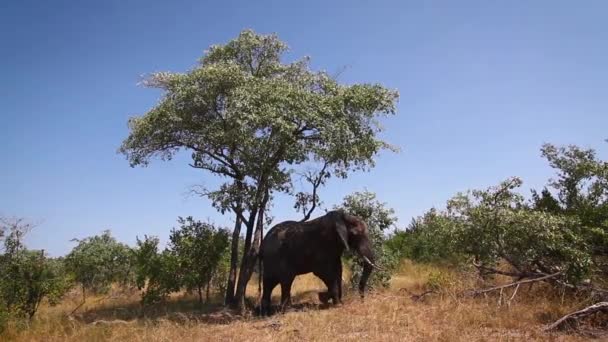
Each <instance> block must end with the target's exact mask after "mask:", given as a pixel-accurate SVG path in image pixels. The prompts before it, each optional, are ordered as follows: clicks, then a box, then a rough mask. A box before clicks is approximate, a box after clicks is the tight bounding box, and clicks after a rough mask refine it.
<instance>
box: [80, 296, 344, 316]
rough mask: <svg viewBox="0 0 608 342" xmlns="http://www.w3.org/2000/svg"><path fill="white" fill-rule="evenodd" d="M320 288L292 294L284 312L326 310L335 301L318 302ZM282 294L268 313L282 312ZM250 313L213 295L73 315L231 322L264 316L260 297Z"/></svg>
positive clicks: (119, 305) (108, 306) (248, 302)
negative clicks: (230, 306) (201, 299)
mask: <svg viewBox="0 0 608 342" xmlns="http://www.w3.org/2000/svg"><path fill="white" fill-rule="evenodd" d="M317 294H318V291H316V290H315V291H306V292H302V293H299V294H297V295H296V296H293V297H292V304H291V306H289V307H288V308H286V310H285V311H284V312H294V311H308V310H325V309H328V308H331V307H332V306H333V305H332V304H323V303H319V302H318V300H317V301H316V302H315V301H314V298H315V297H317ZM279 302H280V295H279V296H276V295H275V296H273V300H272V306H271V309H270V313H269V315H268V316H276V315H280V314H281V313H282V311H281V310H280V306H279ZM246 307H247V310H246V313H245V314H241V313H240V312H238V311H236V310H232V309H228V308H226V307H224V305H223V303H222V300H221V298H213V299H212V300H211V301H210V302H209V303H204V304H202V305H201V304H200V303H199V302H198V300H197V299H196V298H194V297H182V298H173V299H170V300H167V301H165V302H163V303H158V304H154V305H149V306H147V307H142V306H141V304H140V303H139V302H138V301H133V302H128V303H119V302H117V303H108V304H100V305H98V306H97V307H94V308H90V309H87V310H84V311H82V312H79V313H76V314H74V315H73V318H74V319H76V320H77V321H80V322H83V323H85V324H91V323H94V324H99V323H109V324H111V323H112V322H116V323H120V322H122V323H125V322H132V321H141V322H144V321H145V322H155V321H171V322H175V323H178V324H193V323H205V324H230V323H232V322H235V321H238V320H244V319H248V318H251V317H256V318H261V319H263V318H264V317H260V309H259V301H258V298H251V297H248V298H247V299H246Z"/></svg>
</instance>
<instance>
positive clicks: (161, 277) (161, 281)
mask: <svg viewBox="0 0 608 342" xmlns="http://www.w3.org/2000/svg"><path fill="white" fill-rule="evenodd" d="M133 265H134V269H135V282H136V285H137V288H138V289H139V290H142V292H141V303H142V305H148V304H153V303H157V302H160V301H162V300H164V299H165V298H166V297H167V296H168V295H169V294H170V293H171V292H176V291H179V290H180V288H181V281H180V279H179V272H178V269H179V262H178V259H177V258H176V257H175V256H174V255H172V254H171V253H170V252H169V251H167V250H165V251H163V252H162V253H159V252H158V238H157V237H149V236H144V240H140V239H139V238H137V246H136V247H135V248H134V249H133Z"/></svg>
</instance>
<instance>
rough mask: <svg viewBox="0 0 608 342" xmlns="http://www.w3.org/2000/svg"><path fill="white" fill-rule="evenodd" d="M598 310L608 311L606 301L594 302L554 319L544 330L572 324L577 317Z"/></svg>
mask: <svg viewBox="0 0 608 342" xmlns="http://www.w3.org/2000/svg"><path fill="white" fill-rule="evenodd" d="M598 312H604V313H608V302H599V303H595V304H593V305H591V306H588V307H586V308H584V309H582V310H578V311H575V312H572V313H569V314H567V315H566V316H564V317H562V318H560V319H558V320H557V321H555V322H554V323H553V324H551V325H549V326H548V327H546V328H545V331H550V330H557V329H562V328H565V327H567V326H572V325H573V324H576V322H577V321H578V320H579V319H581V318H584V317H587V316H590V315H593V314H595V313H598Z"/></svg>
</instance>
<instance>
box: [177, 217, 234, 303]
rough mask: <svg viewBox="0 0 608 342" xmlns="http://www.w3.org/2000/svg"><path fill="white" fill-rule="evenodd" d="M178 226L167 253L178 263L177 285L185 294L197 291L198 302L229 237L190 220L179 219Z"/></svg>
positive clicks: (221, 231) (223, 252)
mask: <svg viewBox="0 0 608 342" xmlns="http://www.w3.org/2000/svg"><path fill="white" fill-rule="evenodd" d="M178 222H179V224H180V228H179V229H174V230H172V232H171V236H170V245H169V251H170V253H171V254H172V255H173V256H174V257H175V258H176V259H177V260H178V265H179V274H180V275H181V284H182V285H183V286H185V287H186V289H188V290H195V289H196V290H198V294H199V300H200V301H201V302H202V289H203V288H204V287H205V286H206V285H210V283H211V280H212V279H213V277H214V276H215V275H216V274H217V273H218V271H219V269H218V265H219V263H220V261H222V258H223V257H224V255H226V254H227V252H228V244H229V242H230V240H229V233H228V231H226V230H225V229H216V228H215V227H214V226H213V225H212V224H210V223H203V222H201V221H195V220H194V219H193V218H192V217H190V216H189V217H187V218H185V219H184V218H181V217H180V218H178ZM220 277H222V275H220Z"/></svg>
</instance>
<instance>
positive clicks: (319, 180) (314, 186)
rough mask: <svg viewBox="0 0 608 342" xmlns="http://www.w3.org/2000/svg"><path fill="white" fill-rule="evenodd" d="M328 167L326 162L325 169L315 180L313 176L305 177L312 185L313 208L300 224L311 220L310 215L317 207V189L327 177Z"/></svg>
mask: <svg viewBox="0 0 608 342" xmlns="http://www.w3.org/2000/svg"><path fill="white" fill-rule="evenodd" d="M328 165H329V163H328V162H327V161H326V162H325V163H324V164H323V168H322V169H321V171H319V174H318V175H317V176H316V177H314V178H313V175H312V174H309V175H306V176H305V177H306V180H307V181H308V182H310V183H311V184H312V206H311V207H310V210H308V212H307V213H305V214H304V218H302V220H300V222H304V221H308V219H310V215H311V214H312V212H313V211H314V210H315V208H316V207H317V202H318V200H317V198H318V196H317V189H318V188H319V186H321V184H322V183H323V179H324V178H325V177H326V172H325V170H326V169H327V166H328Z"/></svg>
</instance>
